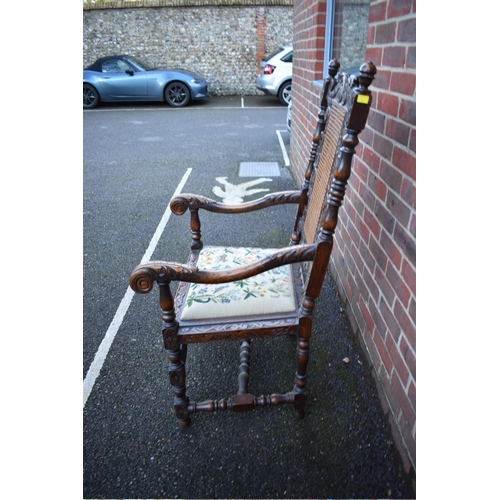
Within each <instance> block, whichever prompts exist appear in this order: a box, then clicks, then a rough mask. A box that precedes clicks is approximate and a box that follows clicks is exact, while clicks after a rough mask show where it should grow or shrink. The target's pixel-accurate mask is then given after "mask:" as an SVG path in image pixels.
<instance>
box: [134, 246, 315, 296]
mask: <svg viewBox="0 0 500 500" xmlns="http://www.w3.org/2000/svg"><path fill="white" fill-rule="evenodd" d="M316 248H317V247H316V245H314V244H310V245H297V246H293V247H286V248H283V249H280V250H277V251H276V252H273V253H272V254H269V255H268V256H267V257H264V258H263V259H260V260H257V261H255V262H252V263H251V264H246V265H244V266H240V267H237V268H233V269H224V270H220V271H201V270H199V269H198V268H197V267H194V266H189V265H184V264H179V263H177V262H166V261H162V260H154V261H150V262H145V263H143V264H139V265H138V266H137V267H136V268H135V269H134V270H133V271H132V273H131V274H130V278H129V283H130V287H131V288H132V290H134V292H136V293H140V294H146V293H149V292H150V291H151V290H152V289H153V285H154V282H157V283H158V284H165V283H170V282H171V281H187V282H189V283H205V284H219V283H228V282H230V281H237V280H242V279H245V278H249V277H251V276H255V275H256V274H260V273H262V272H264V271H268V270H269V269H274V268H275V267H280V266H284V265H286V264H293V263H295V262H305V261H310V260H313V259H314V256H315V255H316Z"/></svg>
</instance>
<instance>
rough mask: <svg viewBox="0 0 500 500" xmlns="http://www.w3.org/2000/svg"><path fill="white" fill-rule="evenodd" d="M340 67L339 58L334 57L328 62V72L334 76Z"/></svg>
mask: <svg viewBox="0 0 500 500" xmlns="http://www.w3.org/2000/svg"><path fill="white" fill-rule="evenodd" d="M339 68H340V62H339V60H338V59H335V58H334V59H332V60H331V61H330V62H329V64H328V74H329V75H330V77H331V78H333V77H334V76H335V75H336V74H337V72H338V70H339Z"/></svg>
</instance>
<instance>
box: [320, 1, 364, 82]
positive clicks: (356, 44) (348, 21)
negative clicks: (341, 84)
mask: <svg viewBox="0 0 500 500" xmlns="http://www.w3.org/2000/svg"><path fill="white" fill-rule="evenodd" d="M369 10H370V0H326V29H325V52H324V54H325V55H324V61H323V77H326V76H327V74H328V63H329V62H330V60H331V59H332V58H334V57H335V58H337V59H338V60H339V61H340V67H341V69H349V70H355V69H358V68H359V66H360V65H361V64H362V63H363V62H364V57H365V52H366V36H367V33H368V13H369Z"/></svg>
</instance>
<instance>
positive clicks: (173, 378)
mask: <svg viewBox="0 0 500 500" xmlns="http://www.w3.org/2000/svg"><path fill="white" fill-rule="evenodd" d="M167 354H168V359H169V360H170V366H169V369H168V375H169V378H170V384H171V385H172V389H173V391H174V410H175V416H176V417H177V420H178V422H179V425H180V426H181V427H187V426H188V425H189V424H190V419H189V413H188V404H189V399H188V398H187V397H186V366H185V363H184V361H183V359H182V358H183V353H182V352H181V349H180V348H179V347H177V349H167Z"/></svg>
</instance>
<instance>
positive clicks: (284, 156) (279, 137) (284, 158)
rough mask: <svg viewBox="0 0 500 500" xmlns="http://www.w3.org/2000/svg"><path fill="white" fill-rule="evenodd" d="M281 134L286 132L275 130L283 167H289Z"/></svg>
mask: <svg viewBox="0 0 500 500" xmlns="http://www.w3.org/2000/svg"><path fill="white" fill-rule="evenodd" d="M281 132H286V130H276V134H278V141H280V146H281V152H282V153H283V160H284V162H285V167H289V166H290V160H289V159H288V154H287V152H286V148H285V143H284V142H283V137H282V136H281Z"/></svg>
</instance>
